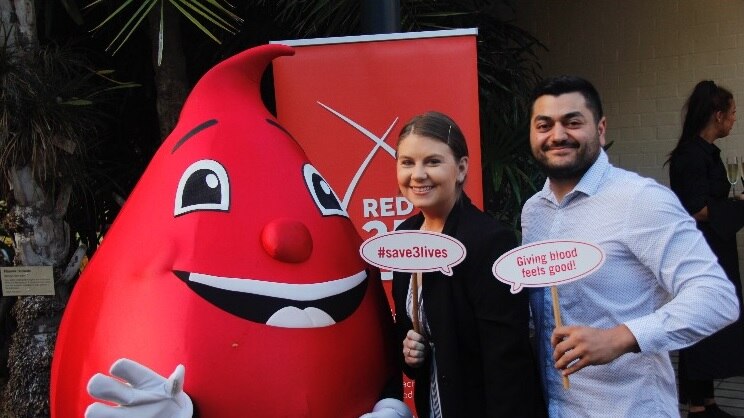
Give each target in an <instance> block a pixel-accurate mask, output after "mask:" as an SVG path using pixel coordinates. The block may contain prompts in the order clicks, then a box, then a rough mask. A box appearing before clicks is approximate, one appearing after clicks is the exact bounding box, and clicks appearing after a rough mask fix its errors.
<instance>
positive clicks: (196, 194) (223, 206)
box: [173, 160, 230, 216]
mask: <svg viewBox="0 0 744 418" xmlns="http://www.w3.org/2000/svg"><path fill="white" fill-rule="evenodd" d="M229 209H230V182H229V181H228V179H227V171H225V168H224V167H223V166H222V164H220V163H218V162H217V161H214V160H200V161H197V162H195V163H193V164H191V165H190V166H189V168H187V169H186V171H184V173H183V175H182V176H181V180H180V181H179V182H178V190H177V191H176V207H175V210H174V211H173V215H174V216H178V215H183V214H184V213H188V212H193V211H195V210H220V211H225V212H227V211H228V210H229Z"/></svg>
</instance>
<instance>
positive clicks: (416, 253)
mask: <svg viewBox="0 0 744 418" xmlns="http://www.w3.org/2000/svg"><path fill="white" fill-rule="evenodd" d="M466 253H467V251H466V250H465V246H464V245H462V243H461V242H460V241H458V240H456V239H454V238H452V237H450V236H449V235H444V234H439V233H436V232H428V231H393V232H388V233H384V234H380V235H376V236H374V237H372V238H369V239H368V240H366V241H364V242H363V243H362V245H361V246H360V247H359V254H361V256H362V258H364V259H365V260H367V262H368V263H369V264H372V265H373V266H377V267H379V268H383V269H388V270H394V271H404V272H411V273H414V272H427V271H436V270H439V271H441V272H442V273H444V274H446V275H447V276H451V275H452V267H454V266H456V265H458V264H460V263H461V262H462V260H464V259H465V256H466Z"/></svg>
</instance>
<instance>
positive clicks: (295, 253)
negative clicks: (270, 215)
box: [261, 219, 313, 263]
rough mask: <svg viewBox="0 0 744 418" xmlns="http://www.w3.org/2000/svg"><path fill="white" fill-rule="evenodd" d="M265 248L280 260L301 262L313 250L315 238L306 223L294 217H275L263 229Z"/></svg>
mask: <svg viewBox="0 0 744 418" xmlns="http://www.w3.org/2000/svg"><path fill="white" fill-rule="evenodd" d="M261 244H263V247H264V250H266V252H267V253H269V255H270V256H272V257H274V258H275V259H277V260H279V261H283V262H285V263H301V262H303V261H305V260H307V259H308V258H309V257H310V253H312V252H313V238H312V237H311V236H310V231H309V230H308V229H307V227H306V226H305V224H303V223H302V222H300V221H295V220H292V219H275V220H273V221H271V222H269V223H268V224H267V225H266V226H265V227H264V228H263V231H261Z"/></svg>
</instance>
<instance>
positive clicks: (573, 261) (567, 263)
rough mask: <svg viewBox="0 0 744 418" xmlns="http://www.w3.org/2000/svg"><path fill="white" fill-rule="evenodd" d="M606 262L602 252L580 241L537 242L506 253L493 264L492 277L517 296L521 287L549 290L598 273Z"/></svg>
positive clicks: (595, 246) (594, 246)
mask: <svg viewBox="0 0 744 418" xmlns="http://www.w3.org/2000/svg"><path fill="white" fill-rule="evenodd" d="M604 262H605V253H604V251H602V249H601V248H600V247H599V246H597V245H595V244H590V243H588V242H581V241H563V240H555V241H538V242H533V243H531V244H527V245H523V246H521V247H517V248H515V249H513V250H511V251H509V252H507V253H504V254H503V255H502V256H501V257H499V259H498V260H496V262H495V263H493V269H492V270H493V275H494V276H495V277H496V278H497V279H498V280H500V281H502V282H504V283H506V284H508V285H510V286H511V292H512V293H517V292H519V291H520V290H522V287H547V286H553V285H559V284H564V283H568V282H573V281H575V280H579V279H581V278H584V277H586V276H587V275H589V274H591V273H593V272H595V271H597V269H599V268H600V267H601V266H602V264H604Z"/></svg>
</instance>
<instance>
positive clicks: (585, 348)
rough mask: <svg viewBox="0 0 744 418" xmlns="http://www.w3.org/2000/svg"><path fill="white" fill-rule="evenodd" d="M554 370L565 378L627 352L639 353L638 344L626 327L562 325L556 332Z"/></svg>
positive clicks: (554, 335)
mask: <svg viewBox="0 0 744 418" xmlns="http://www.w3.org/2000/svg"><path fill="white" fill-rule="evenodd" d="M550 343H551V344H552V345H553V348H554V349H555V351H553V360H555V368H556V369H558V370H562V372H561V374H562V375H563V376H568V375H570V374H573V373H576V372H577V371H579V370H581V369H583V368H584V367H586V366H591V365H596V364H607V363H609V362H611V361H612V360H615V359H616V358H618V357H620V356H621V355H623V354H625V353H630V352H638V351H640V350H639V348H638V342H637V341H636V339H635V337H634V336H633V333H631V332H630V330H629V329H628V327H626V326H625V325H622V324H621V325H618V326H616V327H614V328H610V329H603V328H591V327H584V326H563V327H558V328H556V329H555V330H554V331H553V335H552V336H551V337H550Z"/></svg>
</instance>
